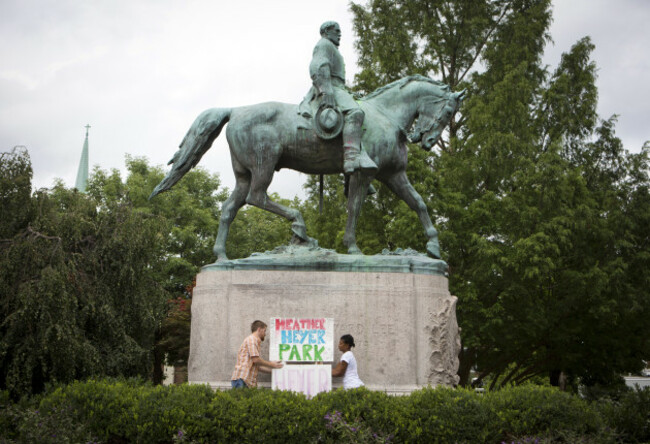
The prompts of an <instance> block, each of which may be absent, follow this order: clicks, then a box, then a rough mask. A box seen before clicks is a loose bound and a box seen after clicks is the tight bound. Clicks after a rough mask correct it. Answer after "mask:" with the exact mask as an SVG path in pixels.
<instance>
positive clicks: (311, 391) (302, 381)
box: [271, 364, 332, 398]
mask: <svg viewBox="0 0 650 444" xmlns="http://www.w3.org/2000/svg"><path fill="white" fill-rule="evenodd" d="M271 387H272V388H273V389H274V390H290V391H292V392H298V393H304V394H305V396H307V397H308V398H311V397H312V396H315V395H317V394H318V393H320V392H329V391H330V390H332V366H331V365H329V364H324V365H313V364H307V365H304V364H288V365H285V366H284V367H282V368H277V369H276V368H274V369H273V373H272V374H271Z"/></svg>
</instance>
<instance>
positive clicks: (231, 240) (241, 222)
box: [215, 193, 299, 259]
mask: <svg viewBox="0 0 650 444" xmlns="http://www.w3.org/2000/svg"><path fill="white" fill-rule="evenodd" d="M269 197H270V198H271V199H273V201H274V202H277V203H279V204H280V205H285V206H289V207H298V206H299V202H298V201H297V200H296V201H294V202H292V201H289V200H287V199H282V198H280V196H278V195H277V194H276V193H271V195H270V196H269ZM215 234H216V232H215ZM290 240H291V223H290V222H289V221H287V220H286V219H284V218H283V217H281V216H278V215H277V214H273V213H271V212H269V211H266V210H262V209H260V208H257V207H245V208H242V209H241V210H239V212H238V213H237V217H236V218H235V220H234V221H233V223H232V225H231V226H230V232H229V234H228V242H227V245H226V254H227V255H228V257H229V258H230V259H239V258H243V257H248V256H250V255H251V254H252V253H255V252H264V251H269V250H273V249H274V248H275V247H277V246H280V245H287V244H288V243H289V241H290Z"/></svg>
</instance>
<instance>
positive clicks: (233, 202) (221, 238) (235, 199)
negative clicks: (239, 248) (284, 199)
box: [212, 172, 251, 261]
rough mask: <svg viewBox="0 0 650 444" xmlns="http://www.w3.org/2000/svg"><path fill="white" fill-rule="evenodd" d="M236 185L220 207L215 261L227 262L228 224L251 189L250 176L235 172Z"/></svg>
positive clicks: (244, 201)
mask: <svg viewBox="0 0 650 444" xmlns="http://www.w3.org/2000/svg"><path fill="white" fill-rule="evenodd" d="M235 178H236V180H237V183H236V184H235V189H234V190H233V192H232V194H231V195H230V196H229V197H228V199H226V201H225V202H224V204H223V206H222V207H221V218H220V219H219V231H218V232H217V240H216V242H215V243H214V248H213V250H212V251H214V254H215V255H216V256H217V261H221V260H227V259H228V257H227V256H226V239H227V238H228V231H229V230H230V224H231V223H232V221H233V219H235V216H236V215H237V212H238V211H239V209H240V208H241V207H243V206H244V204H245V203H246V196H247V195H248V192H249V190H250V187H251V181H250V175H249V174H248V173H247V172H246V173H237V172H235Z"/></svg>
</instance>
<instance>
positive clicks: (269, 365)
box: [251, 356, 284, 373]
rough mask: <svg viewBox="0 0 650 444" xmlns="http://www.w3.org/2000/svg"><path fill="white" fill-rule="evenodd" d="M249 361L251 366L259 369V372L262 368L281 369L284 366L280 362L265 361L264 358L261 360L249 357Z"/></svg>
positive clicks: (257, 357) (256, 357) (258, 357)
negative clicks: (251, 362) (253, 365)
mask: <svg viewBox="0 0 650 444" xmlns="http://www.w3.org/2000/svg"><path fill="white" fill-rule="evenodd" d="M251 361H253V364H255V365H257V366H258V367H259V368H260V370H261V368H262V367H267V368H282V367H283V366H284V364H283V363H282V361H273V362H271V361H267V360H266V359H264V358H261V357H260V356H253V357H251ZM267 373H268V372H267Z"/></svg>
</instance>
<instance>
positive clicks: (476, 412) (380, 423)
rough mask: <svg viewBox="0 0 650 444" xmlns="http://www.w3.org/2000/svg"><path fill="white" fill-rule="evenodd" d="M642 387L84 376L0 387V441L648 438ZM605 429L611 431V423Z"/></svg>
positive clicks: (648, 396) (648, 400)
mask: <svg viewBox="0 0 650 444" xmlns="http://www.w3.org/2000/svg"><path fill="white" fill-rule="evenodd" d="M649 404H650V390H649V389H646V390H642V391H636V392H630V393H629V394H628V395H624V396H623V397H622V398H621V399H619V400H618V401H612V400H610V401H606V402H594V403H589V402H588V401H585V400H583V399H580V398H578V397H577V396H574V395H571V394H567V393H563V392H560V391H558V390H557V389H553V388H549V387H536V386H526V387H515V388H508V389H503V390H500V391H496V392H488V393H486V394H484V395H478V394H476V393H474V392H472V391H468V390H462V389H456V390H452V389H448V388H436V389H432V388H427V389H423V390H418V391H415V392H413V393H412V394H411V395H409V396H402V397H399V396H398V397H393V396H387V395H386V394H385V393H381V392H373V391H369V390H367V389H365V388H361V389H356V390H349V391H344V390H337V391H334V392H330V393H322V394H320V395H318V396H316V397H315V398H314V399H307V398H305V396H303V395H300V394H295V393H289V392H278V391H271V390H267V389H251V390H249V389H246V390H229V391H225V392H214V391H212V390H211V389H210V388H209V387H207V386H199V385H187V384H184V385H180V386H171V387H162V386H156V387H154V386H152V385H150V384H147V383H142V382H141V381H136V380H127V381H124V380H90V381H85V382H75V383H73V384H70V385H67V386H60V387H57V388H53V389H51V390H50V391H49V392H48V393H45V394H44V395H42V396H40V397H34V398H30V399H23V400H21V401H19V402H18V403H13V402H12V401H11V400H10V398H9V397H8V395H7V393H6V392H0V426H1V429H0V443H2V442H84V443H88V442H95V441H96V442H104V443H127V442H138V443H171V442H196V443H204V442H209V443H213V442H217V443H218V442H240V443H246V442H270V443H273V442H281V443H293V442H300V443H304V442H313V443H316V442H327V443H334V442H336V443H345V442H350V443H351V442H366V443H384V442H432V443H495V442H496V443H500V442H502V441H505V442H508V443H511V442H516V443H550V442H576V443H577V442H579V443H608V442H615V441H614V436H615V434H616V436H617V438H618V441H617V442H647V441H648V438H650V430H649V424H650V406H649ZM610 429H611V430H610Z"/></svg>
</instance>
